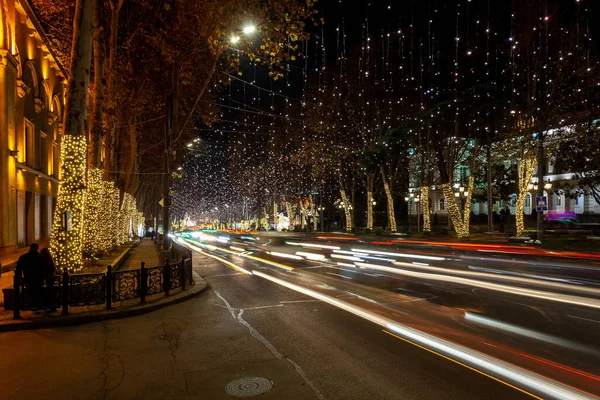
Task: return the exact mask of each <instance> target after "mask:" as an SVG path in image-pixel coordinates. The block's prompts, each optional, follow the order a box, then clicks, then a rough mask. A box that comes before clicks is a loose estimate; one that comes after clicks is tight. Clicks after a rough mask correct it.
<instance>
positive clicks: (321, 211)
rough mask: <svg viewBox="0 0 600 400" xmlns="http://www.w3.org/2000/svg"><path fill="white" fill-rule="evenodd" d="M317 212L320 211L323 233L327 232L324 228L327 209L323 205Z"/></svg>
mask: <svg viewBox="0 0 600 400" xmlns="http://www.w3.org/2000/svg"><path fill="white" fill-rule="evenodd" d="M317 210H319V216H320V217H321V232H325V229H324V228H323V227H324V226H325V215H324V212H325V207H323V206H322V205H321V206H319V207H317Z"/></svg>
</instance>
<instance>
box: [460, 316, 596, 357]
mask: <svg viewBox="0 0 600 400" xmlns="http://www.w3.org/2000/svg"><path fill="white" fill-rule="evenodd" d="M465 319H466V320H467V321H471V322H475V323H477V324H480V325H485V326H488V327H490V328H495V329H499V330H502V331H505V332H511V333H514V334H515V335H520V336H525V337H528V338H531V339H534V340H539V341H541V342H546V343H552V344H556V345H558V346H563V347H567V348H570V349H574V350H578V351H581V352H585V353H596V354H597V353H598V352H597V351H596V350H593V349H591V348H589V347H587V346H582V345H580V344H578V343H573V342H571V341H569V340H565V339H562V338H559V337H556V336H552V335H548V334H545V333H542V332H538V331H534V330H532V329H527V328H523V327H520V326H517V325H513V324H509V323H506V322H502V321H498V320H495V319H492V318H488V317H485V316H483V315H478V314H474V313H471V312H468V311H465Z"/></svg>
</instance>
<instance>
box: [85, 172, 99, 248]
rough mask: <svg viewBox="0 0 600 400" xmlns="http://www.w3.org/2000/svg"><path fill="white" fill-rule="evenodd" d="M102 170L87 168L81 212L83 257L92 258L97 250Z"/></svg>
mask: <svg viewBox="0 0 600 400" xmlns="http://www.w3.org/2000/svg"><path fill="white" fill-rule="evenodd" d="M102 190H103V186H102V170H100V169H98V168H90V169H88V176H87V193H86V196H85V209H84V213H83V219H84V224H83V254H84V257H85V258H90V259H93V258H94V256H95V255H96V253H97V252H98V250H99V249H100V246H99V243H98V242H99V239H100V229H99V224H98V212H99V208H100V205H101V203H100V202H101V200H102Z"/></svg>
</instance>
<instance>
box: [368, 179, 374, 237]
mask: <svg viewBox="0 0 600 400" xmlns="http://www.w3.org/2000/svg"><path fill="white" fill-rule="evenodd" d="M373 181H374V177H373V175H372V174H367V229H368V230H373Z"/></svg>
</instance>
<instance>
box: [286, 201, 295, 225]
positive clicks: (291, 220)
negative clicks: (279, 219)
mask: <svg viewBox="0 0 600 400" xmlns="http://www.w3.org/2000/svg"><path fill="white" fill-rule="evenodd" d="M285 212H286V213H287V216H288V220H289V225H288V230H290V229H291V228H292V227H295V226H296V224H295V223H294V222H295V221H294V213H293V211H292V204H291V203H290V202H289V201H286V202H285Z"/></svg>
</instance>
